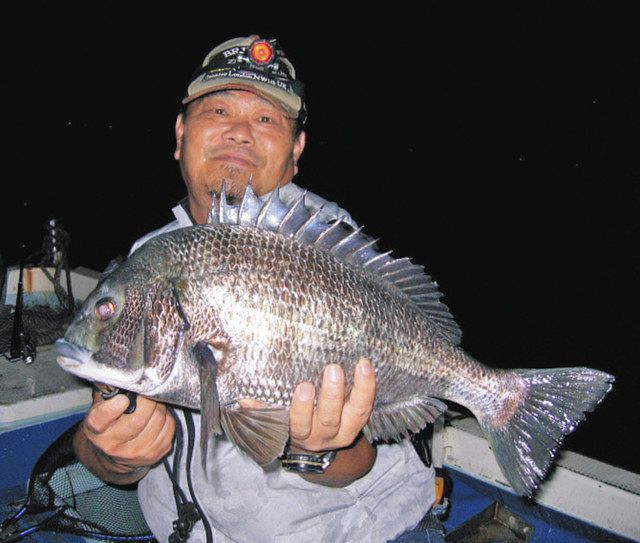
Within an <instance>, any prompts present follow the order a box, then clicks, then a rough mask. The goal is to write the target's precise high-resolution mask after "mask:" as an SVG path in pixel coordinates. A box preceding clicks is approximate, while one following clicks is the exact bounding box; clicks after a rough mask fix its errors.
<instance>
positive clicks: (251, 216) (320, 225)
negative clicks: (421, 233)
mask: <svg viewBox="0 0 640 543" xmlns="http://www.w3.org/2000/svg"><path fill="white" fill-rule="evenodd" d="M305 196H306V191H305V192H304V193H302V194H301V195H300V197H298V198H297V199H296V200H295V201H294V202H293V203H290V204H287V203H285V202H284V201H283V200H282V199H281V198H280V190H279V188H276V189H275V190H274V191H273V192H272V193H271V194H270V195H269V197H268V198H266V199H261V198H259V197H258V196H256V194H255V193H254V191H253V188H252V187H251V183H249V184H247V188H246V190H245V193H244V196H243V197H242V200H241V201H240V203H239V204H231V203H230V202H229V200H228V198H227V195H226V187H225V186H224V184H223V186H222V190H221V191H220V195H219V197H216V196H215V195H213V197H212V202H211V210H210V212H209V220H208V224H212V225H216V224H233V225H240V226H251V227H257V228H261V229H263V230H268V231H271V232H276V233H278V234H281V235H283V236H285V237H288V238H293V239H297V240H299V241H301V242H302V243H305V244H307V245H314V246H316V247H319V248H321V249H323V250H325V251H328V252H330V253H331V254H333V255H335V256H336V257H337V258H339V259H340V260H342V261H343V262H346V263H348V264H350V265H351V266H353V267H356V268H360V269H362V270H365V271H367V272H369V273H371V274H373V275H376V276H378V277H379V278H381V279H382V280H384V281H386V282H387V283H389V284H391V285H393V286H394V287H396V288H397V289H398V290H400V291H401V292H402V293H404V294H405V295H407V296H408V297H409V298H410V299H411V300H412V301H413V302H414V303H415V304H416V305H417V306H418V307H419V308H420V309H421V310H423V311H424V312H425V313H427V314H428V315H429V317H430V318H431V320H432V321H433V322H434V323H435V324H436V326H437V327H438V328H439V330H440V331H441V332H442V333H443V334H444V335H445V337H446V338H447V340H448V341H450V342H451V343H454V344H456V345H457V344H459V343H460V339H461V337H462V332H461V330H460V328H459V327H458V325H457V324H456V322H455V321H454V320H453V316H452V315H451V313H450V311H449V308H448V307H447V306H446V305H445V304H443V303H442V302H441V301H440V298H442V294H441V293H440V291H439V289H438V284H437V283H436V282H435V281H433V280H432V279H431V277H430V276H429V275H428V274H427V273H426V272H425V270H424V267H422V266H419V265H416V264H413V263H412V262H411V260H410V259H409V258H393V257H392V256H391V251H388V252H386V253H381V252H380V251H379V250H378V247H377V241H378V240H377V239H374V238H371V237H370V236H368V235H367V234H364V233H363V232H362V227H360V228H358V229H354V228H353V227H352V226H350V225H349V224H347V223H346V222H344V221H342V220H341V219H338V220H336V221H332V222H327V221H326V219H325V218H323V217H322V208H318V209H311V208H309V207H307V204H306V199H305Z"/></svg>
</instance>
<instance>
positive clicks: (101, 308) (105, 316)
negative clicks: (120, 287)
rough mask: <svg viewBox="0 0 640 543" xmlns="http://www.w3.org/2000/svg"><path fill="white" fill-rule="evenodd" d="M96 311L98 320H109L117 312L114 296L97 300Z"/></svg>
mask: <svg viewBox="0 0 640 543" xmlns="http://www.w3.org/2000/svg"><path fill="white" fill-rule="evenodd" d="M95 312H96V317H98V320H101V321H106V320H109V319H110V318H111V317H113V315H114V314H115V312H116V303H115V302H114V301H113V299H112V298H101V299H100V300H98V301H97V302H96V309H95Z"/></svg>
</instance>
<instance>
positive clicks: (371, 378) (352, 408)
mask: <svg viewBox="0 0 640 543" xmlns="http://www.w3.org/2000/svg"><path fill="white" fill-rule="evenodd" d="M375 399H376V374H375V372H374V369H373V364H372V363H371V361H370V360H367V359H366V358H363V359H361V360H360V361H359V362H358V365H357V366H356V370H355V374H354V379H353V388H352V389H351V394H350V395H349V399H348V401H347V403H346V404H345V406H344V412H343V416H342V429H341V431H344V432H347V433H348V434H350V433H353V432H356V433H357V432H359V431H360V430H361V429H362V428H363V427H364V426H365V425H366V424H367V422H368V421H369V417H370V416H371V411H373V404H374V402H375Z"/></svg>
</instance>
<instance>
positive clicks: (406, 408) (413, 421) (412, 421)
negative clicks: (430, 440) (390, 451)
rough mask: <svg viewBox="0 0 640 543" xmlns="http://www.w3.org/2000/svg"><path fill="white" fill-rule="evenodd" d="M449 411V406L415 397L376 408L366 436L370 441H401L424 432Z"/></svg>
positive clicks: (429, 399)
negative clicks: (426, 427)
mask: <svg viewBox="0 0 640 543" xmlns="http://www.w3.org/2000/svg"><path fill="white" fill-rule="evenodd" d="M446 410H447V405H446V404H445V403H443V402H441V401H440V400H436V399H435V398H429V397H415V398H410V399H406V400H399V401H394V402H389V403H385V404H381V405H378V406H376V407H375V409H374V410H373V413H372V414H371V417H370V418H369V422H368V423H367V426H366V427H365V430H364V434H365V436H366V437H367V439H368V440H369V441H399V440H401V439H403V438H406V437H409V436H410V435H411V434H414V433H417V432H419V431H420V430H422V429H423V428H424V427H425V426H427V424H430V423H433V422H435V420H436V419H437V418H438V417H439V416H440V415H441V414H442V413H444V412H445V411H446Z"/></svg>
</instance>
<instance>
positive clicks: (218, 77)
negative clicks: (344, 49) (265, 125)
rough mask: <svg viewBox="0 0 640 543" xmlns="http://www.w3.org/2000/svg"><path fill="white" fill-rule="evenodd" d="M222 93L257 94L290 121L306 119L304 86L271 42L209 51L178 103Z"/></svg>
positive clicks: (242, 42)
mask: <svg viewBox="0 0 640 543" xmlns="http://www.w3.org/2000/svg"><path fill="white" fill-rule="evenodd" d="M225 89H238V90H248V91H251V92H257V93H258V94H260V95H262V96H263V97H265V98H266V99H268V100H269V101H271V102H276V103H277V104H278V105H280V106H282V107H283V108H284V109H285V111H286V112H287V113H288V114H289V115H291V116H292V117H293V118H294V119H300V120H301V121H302V122H304V120H305V119H306V108H305V104H304V84H303V83H302V82H301V81H299V80H297V79H296V71H295V69H294V67H293V64H291V62H290V61H289V59H287V57H286V55H285V53H284V51H283V50H282V48H281V47H280V46H279V45H278V42H277V40H275V39H262V38H260V37H259V36H256V35H252V36H248V37H244V38H233V39H231V40H227V41H225V42H224V43H221V44H220V45H218V46H217V47H215V48H214V49H212V50H211V51H210V52H209V53H208V54H207V56H206V57H205V58H204V61H203V62H202V65H201V66H200V67H199V68H198V69H197V70H196V72H195V73H194V74H193V76H192V77H191V83H190V84H189V86H188V87H187V91H186V93H185V97H184V98H183V100H182V103H183V104H188V103H189V102H191V101H193V100H195V99H196V98H199V97H200V96H204V95H205V94H209V93H210V92H215V91H219V90H225Z"/></svg>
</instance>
